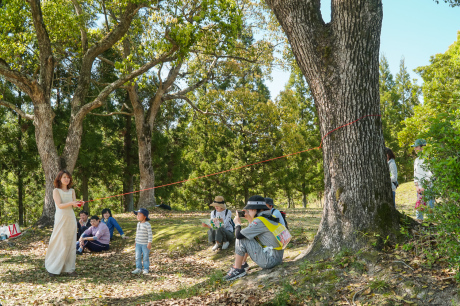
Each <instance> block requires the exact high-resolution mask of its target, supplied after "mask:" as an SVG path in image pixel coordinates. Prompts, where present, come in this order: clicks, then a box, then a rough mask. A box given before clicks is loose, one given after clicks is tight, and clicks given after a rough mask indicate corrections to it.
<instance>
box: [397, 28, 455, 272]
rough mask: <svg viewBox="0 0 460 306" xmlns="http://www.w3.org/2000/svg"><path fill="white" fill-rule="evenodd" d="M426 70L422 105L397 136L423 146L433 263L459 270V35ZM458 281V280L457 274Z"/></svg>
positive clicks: (432, 60) (423, 73)
mask: <svg viewBox="0 0 460 306" xmlns="http://www.w3.org/2000/svg"><path fill="white" fill-rule="evenodd" d="M430 62H431V63H430V65H428V66H424V67H419V68H418V69H417V71H418V72H419V73H420V75H421V76H422V78H423V81H424V85H423V95H424V99H425V101H424V105H423V106H418V107H417V108H416V110H415V115H414V117H412V118H410V119H408V120H406V122H405V125H406V126H405V128H404V129H403V130H402V131H401V132H400V133H399V135H400V136H401V139H406V142H413V140H414V139H416V138H424V139H426V140H427V142H428V146H427V147H426V148H425V149H424V156H425V158H426V162H427V164H428V168H429V169H430V170H431V171H432V172H433V177H434V181H433V186H432V188H429V189H428V192H427V195H426V196H427V197H434V198H436V200H437V203H436V206H435V209H434V210H433V212H432V214H429V220H431V221H434V223H435V224H436V230H437V233H438V239H437V248H436V249H435V250H433V251H432V252H429V254H428V256H431V257H432V258H435V259H436V258H440V257H445V258H447V260H448V261H449V262H450V264H451V265H452V266H453V267H454V268H455V269H457V271H458V268H459V267H460V256H459V255H458V254H459V253H460V242H459V241H460V218H459V216H460V32H459V34H458V39H457V41H456V42H455V43H454V44H452V45H451V46H450V47H449V49H448V50H447V51H446V52H445V53H444V54H437V55H436V56H433V57H432V58H431V61H430ZM458 278H460V274H458Z"/></svg>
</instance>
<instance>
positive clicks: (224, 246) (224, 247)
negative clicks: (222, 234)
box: [222, 241, 230, 250]
mask: <svg viewBox="0 0 460 306" xmlns="http://www.w3.org/2000/svg"><path fill="white" fill-rule="evenodd" d="M229 245H230V242H228V241H225V242H224V244H223V245H222V250H226V249H228V246H229Z"/></svg>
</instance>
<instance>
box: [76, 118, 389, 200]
mask: <svg viewBox="0 0 460 306" xmlns="http://www.w3.org/2000/svg"><path fill="white" fill-rule="evenodd" d="M380 116H381V115H365V116H362V117H361V118H359V119H356V120H354V121H352V122H349V123H347V124H344V125H342V126H339V127H338V128H335V129H333V130H332V131H329V132H328V133H327V134H326V135H324V136H323V137H322V138H321V143H320V145H319V146H318V147H316V148H311V149H307V150H304V151H299V152H296V153H290V154H287V155H283V156H279V157H274V158H270V159H267V160H264V161H259V162H256V163H253V164H249V165H244V166H241V167H237V168H232V169H229V170H224V171H220V172H216V173H212V174H207V175H203V176H199V177H195V178H191V179H187V180H183V181H178V182H174V183H169V184H164V185H160V186H155V187H150V188H145V189H141V190H136V191H131V192H126V193H121V194H117V195H112V196H108V197H105V198H98V199H94V200H89V201H84V202H85V203H86V202H93V201H99V200H104V199H110V198H115V197H120V196H124V195H127V194H131V193H138V192H141V191H146V190H150V189H156V188H161V187H166V186H171V185H177V184H181V183H185V182H189V181H194V180H198V179H202V178H205V177H210V176H214V175H218V174H222V173H225V172H230V171H235V170H239V169H243V168H247V167H250V166H254V165H258V164H262V163H266V162H269V161H272V160H276V159H280V158H285V157H288V156H292V155H297V154H300V153H304V152H308V151H311V150H316V149H320V148H321V147H322V146H323V140H324V138H325V137H326V136H328V135H329V134H331V133H332V132H335V131H337V130H339V129H341V128H344V127H346V126H349V125H352V124H353V123H356V122H358V121H359V120H362V119H364V118H366V117H380Z"/></svg>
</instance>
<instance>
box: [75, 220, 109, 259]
mask: <svg viewBox="0 0 460 306" xmlns="http://www.w3.org/2000/svg"><path fill="white" fill-rule="evenodd" d="M90 222H91V227H90V228H88V229H87V230H86V231H85V232H84V233H83V235H81V237H80V240H79V241H78V242H77V244H78V245H79V246H80V247H79V248H78V250H77V255H81V254H83V251H84V249H85V248H88V249H89V250H90V251H92V252H101V251H107V250H108V249H109V243H110V231H109V228H108V227H107V225H105V224H104V223H102V222H101V221H100V220H99V217H98V216H92V217H91V219H90Z"/></svg>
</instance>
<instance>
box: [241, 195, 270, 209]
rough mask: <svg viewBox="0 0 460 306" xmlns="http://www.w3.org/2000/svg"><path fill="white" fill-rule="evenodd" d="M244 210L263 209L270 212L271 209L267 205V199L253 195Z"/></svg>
mask: <svg viewBox="0 0 460 306" xmlns="http://www.w3.org/2000/svg"><path fill="white" fill-rule="evenodd" d="M243 209H261V210H268V209H269V208H268V207H267V205H266V204H265V198H264V197H263V196H260V195H253V196H252V197H250V198H249V199H248V202H247V203H246V206H245V207H244V208H243Z"/></svg>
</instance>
